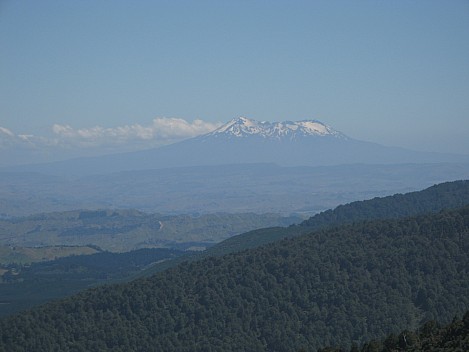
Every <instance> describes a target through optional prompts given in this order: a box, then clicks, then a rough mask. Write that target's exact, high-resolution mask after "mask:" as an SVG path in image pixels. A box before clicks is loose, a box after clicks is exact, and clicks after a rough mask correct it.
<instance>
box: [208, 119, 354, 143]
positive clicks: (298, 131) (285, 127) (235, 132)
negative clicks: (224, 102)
mask: <svg viewBox="0 0 469 352" xmlns="http://www.w3.org/2000/svg"><path fill="white" fill-rule="evenodd" d="M252 136H257V137H262V138H270V139H290V140H294V139H296V138H301V137H309V136H320V137H327V136H329V137H337V138H342V139H347V138H348V137H347V136H345V135H344V134H343V133H341V132H339V131H336V130H335V129H333V128H332V127H330V126H328V125H326V124H324V123H322V122H320V121H317V120H303V121H284V122H268V121H263V122H258V121H256V120H252V119H249V118H246V117H238V118H235V119H232V120H231V121H229V122H228V123H226V124H224V125H223V126H221V127H219V128H217V129H216V130H215V131H213V132H210V133H208V134H206V135H204V136H202V139H206V138H211V137H228V138H230V137H232V138H243V137H244V138H245V137H252Z"/></svg>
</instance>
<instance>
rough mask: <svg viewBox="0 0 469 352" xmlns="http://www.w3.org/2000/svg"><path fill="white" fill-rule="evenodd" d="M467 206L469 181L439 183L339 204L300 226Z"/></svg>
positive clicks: (410, 214) (340, 222) (317, 225)
mask: <svg viewBox="0 0 469 352" xmlns="http://www.w3.org/2000/svg"><path fill="white" fill-rule="evenodd" d="M466 204H469V180H464V181H454V182H445V183H441V184H438V185H435V186H432V187H429V188H427V189H424V190H423V191H419V192H411V193H406V194H395V195H393V196H389V197H382V198H374V199H370V200H365V201H358V202H352V203H349V204H345V205H339V206H338V207H337V208H335V209H334V210H327V211H325V212H322V213H320V214H318V215H315V216H313V217H311V218H310V219H309V220H306V221H304V222H303V223H301V225H300V226H306V227H309V228H320V227H322V226H325V225H331V224H343V223H348V222H354V221H358V220H373V219H387V218H402V217H405V216H413V215H417V214H425V213H434V212H438V211H440V210H442V209H450V208H458V207H461V206H464V205H466Z"/></svg>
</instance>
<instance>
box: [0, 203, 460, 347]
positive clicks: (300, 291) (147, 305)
mask: <svg viewBox="0 0 469 352" xmlns="http://www.w3.org/2000/svg"><path fill="white" fill-rule="evenodd" d="M468 243H469V207H465V208H462V209H458V210H453V211H445V212H440V213H438V214H433V215H423V216H419V217H412V218H406V219H399V220H375V221H366V222H361V223H355V224H352V225H346V226H342V227H336V228H332V229H329V230H321V231H317V232H313V233H311V234H308V235H303V236H299V237H296V238H292V239H287V240H284V241H279V242H276V243H273V244H270V245H267V246H264V247H261V248H258V249H254V250H247V251H243V252H240V253H237V254H231V255H227V256H223V257H219V258H215V257H212V258H207V259H205V260H202V261H198V262H194V263H190V264H184V265H180V266H178V267H177V268H175V269H172V270H167V271H165V272H162V273H159V274H157V275H155V276H153V277H151V278H149V279H145V280H143V279H141V280H136V281H134V282H132V283H129V284H124V285H118V286H107V287H99V288H96V289H93V290H90V291H86V292H83V293H81V294H79V295H77V296H75V297H71V298H68V299H65V300H63V301H61V302H56V303H50V304H48V305H46V306H43V307H41V308H37V309H34V310H32V311H29V312H25V313H22V314H20V315H17V316H14V317H11V318H6V319H3V320H1V321H0V351H31V350H54V349H55V350H62V351H67V350H101V351H111V350H112V351H139V350H164V351H207V350H220V351H221V350H223V351H239V350H245V351H296V350H300V349H305V350H315V349H317V348H320V347H323V346H327V345H330V346H342V347H344V348H345V347H349V346H350V345H351V344H352V343H353V342H355V343H357V344H361V343H364V342H365V341H367V340H369V339H372V338H382V337H384V336H386V335H387V334H389V333H391V332H394V333H399V332H400V331H402V330H404V329H416V328H417V327H418V326H419V325H420V324H421V323H422V322H424V321H428V320H436V319H437V320H438V321H440V322H441V323H447V322H450V321H451V319H452V318H453V316H455V315H461V314H463V313H464V312H466V311H467V310H469V285H468V282H469V272H468V271H467V268H468V267H469V247H468Z"/></svg>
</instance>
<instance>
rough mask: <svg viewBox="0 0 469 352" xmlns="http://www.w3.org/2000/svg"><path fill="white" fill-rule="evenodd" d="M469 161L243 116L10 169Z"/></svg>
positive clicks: (306, 124) (307, 123)
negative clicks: (138, 143)
mask: <svg viewBox="0 0 469 352" xmlns="http://www.w3.org/2000/svg"><path fill="white" fill-rule="evenodd" d="M467 161H469V156H461V155H452V154H439V153H427V152H416V151H411V150H406V149H402V148H396V147H386V146H382V145H379V144H376V143H371V142H365V141H360V140H356V139H353V138H351V137H348V136H346V135H344V134H343V133H341V132H339V131H337V130H335V129H333V128H332V127H330V126H327V125H326V124H324V123H322V122H320V121H317V120H303V121H296V122H293V121H285V122H258V121H255V120H252V119H248V118H245V117H239V118H235V119H232V120H231V121H229V122H228V123H226V124H225V125H223V126H221V127H219V128H218V129H216V130H214V131H212V132H210V133H207V134H204V135H201V136H198V137H195V138H191V139H187V140H184V141H182V142H178V143H174V144H171V145H167V146H164V147H159V148H155V149H148V150H143V151H137V152H129V153H119V154H112V155H106V156H100V157H93V158H77V159H72V160H67V161H61V162H54V163H47V164H35V165H23V166H19V167H14V168H8V170H10V171H11V170H14V171H34V172H44V173H52V174H78V175H80V174H81V175H84V174H97V173H109V172H117V171H126V170H144V169H162V168H168V167H182V166H200V165H222V164H245V163H275V164H278V165H280V166H326V165H337V164H356V163H363V164H401V163H433V162H467ZM4 170H5V169H4Z"/></svg>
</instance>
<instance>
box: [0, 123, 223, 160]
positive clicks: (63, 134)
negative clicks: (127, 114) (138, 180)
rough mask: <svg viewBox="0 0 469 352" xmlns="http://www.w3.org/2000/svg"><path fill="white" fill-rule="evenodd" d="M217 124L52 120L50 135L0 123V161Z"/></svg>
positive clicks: (100, 150)
mask: <svg viewBox="0 0 469 352" xmlns="http://www.w3.org/2000/svg"><path fill="white" fill-rule="evenodd" d="M220 125H221V123H213V122H207V121H203V120H200V119H198V120H194V121H192V122H188V121H186V120H184V119H180V118H166V117H163V118H155V119H154V120H153V121H152V122H151V123H150V124H148V125H141V124H132V125H124V126H117V127H102V126H94V127H90V128H78V129H76V128H74V127H72V126H70V125H62V124H54V125H52V127H51V134H50V135H49V136H37V135H32V134H15V133H14V132H12V131H11V130H9V129H8V128H5V127H1V126H0V165H2V164H3V165H6V164H12V163H17V162H21V163H24V162H34V161H36V162H37V161H49V160H57V159H64V158H68V157H76V156H90V155H99V154H106V153H114V152H121V151H132V150H138V149H145V148H152V147H157V146H161V145H165V144H170V143H173V142H177V141H180V140H183V139H187V138H191V137H195V136H198V135H201V134H204V133H208V132H211V131H213V130H214V129H216V128H217V127H219V126H220ZM20 151H21V153H19V152H20ZM28 153H29V154H28ZM18 155H20V156H18ZM28 158H29V159H31V160H28ZM2 159H3V160H2ZM13 159H14V160H13Z"/></svg>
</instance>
